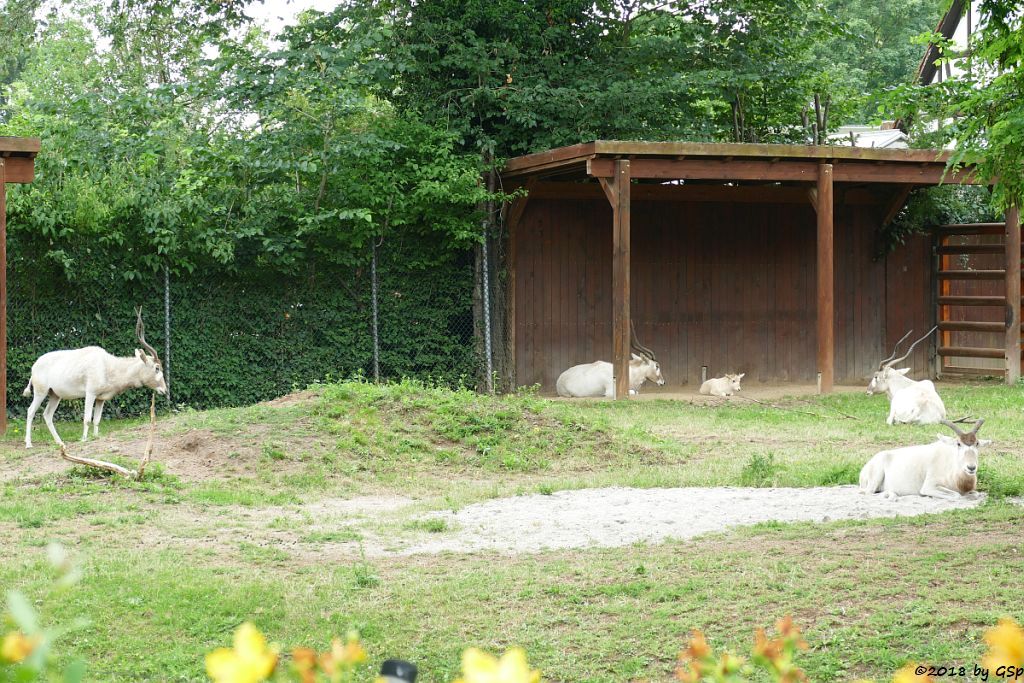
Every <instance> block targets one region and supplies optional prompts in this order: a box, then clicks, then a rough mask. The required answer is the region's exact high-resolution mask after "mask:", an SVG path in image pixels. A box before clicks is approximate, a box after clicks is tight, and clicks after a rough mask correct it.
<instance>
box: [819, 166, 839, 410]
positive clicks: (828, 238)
mask: <svg viewBox="0 0 1024 683" xmlns="http://www.w3.org/2000/svg"><path fill="white" fill-rule="evenodd" d="M832 196H833V195H832V164H818V203H817V209H818V239H817V243H818V288H817V289H818V372H819V373H821V381H820V383H819V387H818V391H819V393H822V394H828V393H831V391H832V383H833V374H834V370H835V313H834V302H835V296H834V283H835V277H834V273H833V268H834V267H833V263H834V255H833V251H834V250H833V246H832V245H833V240H832V237H833V225H832V204H833V202H832Z"/></svg>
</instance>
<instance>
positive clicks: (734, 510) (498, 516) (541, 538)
mask: <svg viewBox="0 0 1024 683" xmlns="http://www.w3.org/2000/svg"><path fill="white" fill-rule="evenodd" d="M983 500H984V495H978V496H976V497H974V498H973V499H968V498H964V499H961V500H956V501H949V500H940V499H936V498H926V497H923V496H904V497H902V498H900V499H899V500H897V501H889V500H885V499H884V498H882V497H881V496H877V495H872V496H868V495H863V494H861V493H860V492H859V490H858V488H857V487H856V486H831V487H817V488H803V489H785V488H733V487H716V488H675V489H635V488H620V487H612V488H605V489H581V490H577V491H559V492H556V493H554V494H552V495H531V496H520V497H516V498H504V499H496V500H492V501H487V502H485V503H479V504H476V505H470V506H467V507H465V508H463V509H462V510H459V511H458V512H454V513H453V512H436V513H431V515H430V516H432V517H438V518H440V519H444V520H445V521H446V522H448V525H449V526H450V527H452V528H453V529H455V531H454V532H453V533H450V534H447V535H444V536H441V537H438V538H433V539H429V540H427V541H423V542H419V543H415V544H412V545H410V546H408V547H406V548H404V549H402V550H401V551H400V553H403V554H405V553H408V554H415V553H438V552H446V551H448V552H475V551H483V550H492V551H499V552H507V553H523V552H538V551H543V550H553V549H560V548H587V547H615V546H623V545H629V544H631V543H641V542H642V543H659V542H662V541H665V540H666V539H670V538H675V539H683V538H693V537H695V536H699V535H702V534H706V533H712V532H718V531H724V530H726V529H729V528H732V527H738V526H748V525H752V524H757V523H761V522H769V521H779V522H797V521H816V522H828V521H832V520H840V519H868V518H872V517H898V516H913V515H921V514H928V513H935V512H944V511H946V510H952V509H957V508H970V507H975V506H977V505H979V504H980V503H981V502H982V501H983Z"/></svg>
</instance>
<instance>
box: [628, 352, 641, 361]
mask: <svg viewBox="0 0 1024 683" xmlns="http://www.w3.org/2000/svg"><path fill="white" fill-rule="evenodd" d="M629 355H630V356H632V357H633V360H643V359H642V358H641V357H640V356H638V355H636V354H635V353H631V354H629Z"/></svg>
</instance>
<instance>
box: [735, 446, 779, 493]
mask: <svg viewBox="0 0 1024 683" xmlns="http://www.w3.org/2000/svg"><path fill="white" fill-rule="evenodd" d="M779 469H780V467H779V464H778V463H777V462H775V455H774V454H773V453H771V452H768V453H753V454H752V455H751V456H750V459H749V460H747V463H746V464H745V465H744V466H743V470H742V471H741V472H740V484H741V485H742V486H771V485H772V484H773V483H774V481H775V479H776V474H777V473H778V471H779Z"/></svg>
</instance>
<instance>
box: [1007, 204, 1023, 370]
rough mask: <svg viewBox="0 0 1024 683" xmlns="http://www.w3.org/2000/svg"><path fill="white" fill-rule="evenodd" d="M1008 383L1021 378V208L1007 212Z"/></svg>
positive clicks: (1010, 209)
mask: <svg viewBox="0 0 1024 683" xmlns="http://www.w3.org/2000/svg"><path fill="white" fill-rule="evenodd" d="M1005 242H1006V383H1007V384H1011V385H1012V384H1016V383H1017V380H1018V379H1019V378H1020V208H1019V207H1017V206H1011V207H1010V208H1009V209H1007V210H1006V239H1005Z"/></svg>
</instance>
